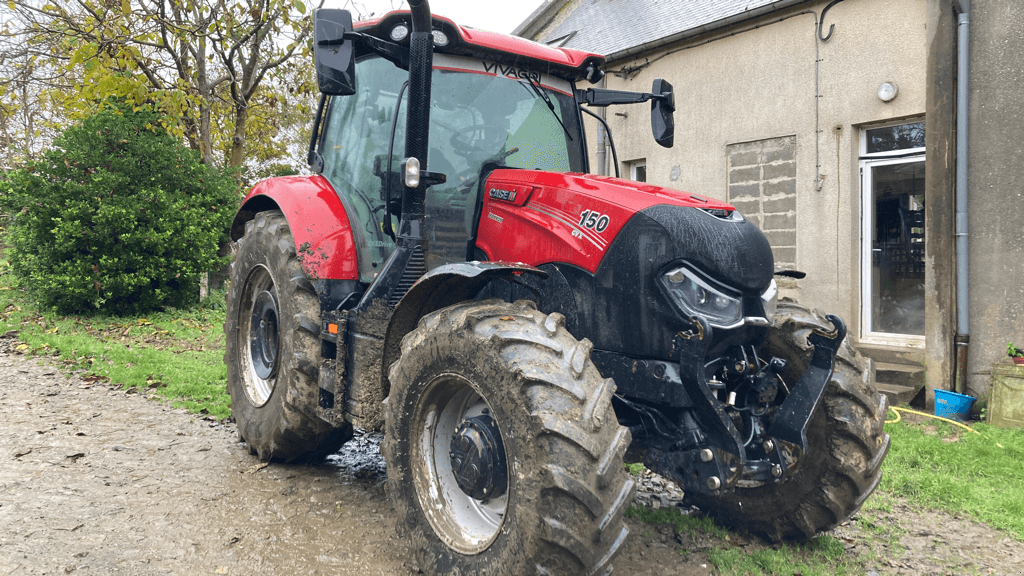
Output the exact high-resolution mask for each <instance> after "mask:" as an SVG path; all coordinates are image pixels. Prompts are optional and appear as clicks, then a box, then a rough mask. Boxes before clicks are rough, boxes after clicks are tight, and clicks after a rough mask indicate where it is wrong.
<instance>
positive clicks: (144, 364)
mask: <svg viewBox="0 0 1024 576" xmlns="http://www.w3.org/2000/svg"><path fill="white" fill-rule="evenodd" d="M5 272H9V265H8V264H7V262H6V261H0V333H8V332H11V331H16V332H17V337H18V340H19V341H20V343H19V344H17V345H16V346H15V350H16V352H21V353H24V354H26V355H35V356H50V357H52V358H54V359H55V360H58V361H59V362H61V363H63V365H64V369H65V370H83V371H84V374H83V377H84V379H85V380H86V382H92V383H109V384H111V385H115V386H121V387H125V388H134V389H136V390H137V391H139V392H145V393H146V394H153V395H156V396H160V397H165V398H168V399H170V400H172V405H173V406H175V407H183V408H187V409H188V410H190V411H192V412H198V413H201V414H209V415H210V416H214V417H216V418H227V417H228V416H230V415H231V400H230V397H229V396H228V395H227V392H226V390H225V387H226V384H227V369H226V367H225V366H224V331H223V325H224V317H225V306H224V295H225V293H224V291H222V290H221V291H214V292H213V293H212V294H211V295H210V296H209V297H207V298H206V299H204V300H203V301H202V302H200V303H199V304H198V305H196V306H195V307H194V308H192V309H190V310H177V309H167V310H166V311H163V312H154V313H152V314H150V315H147V316H145V317H117V316H88V317H85V316H61V315H58V314H53V313H50V312H40V311H39V310H38V307H37V306H36V305H35V303H34V302H32V301H30V300H29V299H28V298H27V297H26V296H25V294H24V293H23V292H21V291H20V290H18V289H16V288H13V287H12V278H11V276H10V275H9V274H3V273H5Z"/></svg>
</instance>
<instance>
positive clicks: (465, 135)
mask: <svg viewBox="0 0 1024 576" xmlns="http://www.w3.org/2000/svg"><path fill="white" fill-rule="evenodd" d="M453 132H454V134H452V137H451V138H450V139H449V140H448V143H449V144H451V147H452V149H453V150H455V151H456V152H458V153H460V154H473V153H474V152H481V151H483V152H486V153H488V154H490V153H491V151H492V150H496V149H497V148H498V147H499V146H501V144H502V143H503V142H504V141H505V139H506V138H507V136H508V128H506V127H505V126H502V125H500V124H474V125H472V126H466V127H465V128H461V129H458V130H453ZM481 148H483V150H481Z"/></svg>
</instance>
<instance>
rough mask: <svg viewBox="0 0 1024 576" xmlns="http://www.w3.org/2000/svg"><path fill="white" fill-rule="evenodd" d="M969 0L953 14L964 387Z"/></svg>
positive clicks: (959, 349)
mask: <svg viewBox="0 0 1024 576" xmlns="http://www.w3.org/2000/svg"><path fill="white" fill-rule="evenodd" d="M969 12H970V0H963V1H962V3H961V11H960V13H959V14H958V15H957V56H956V63H957V70H956V314H957V318H956V323H957V327H956V331H957V334H956V338H954V342H955V343H956V370H955V378H956V380H955V381H954V388H955V390H956V391H957V392H959V393H961V394H965V393H966V390H967V346H968V344H969V343H970V340H971V337H970V326H969V324H968V305H969V299H968V297H967V294H968V292H967V291H968V282H967V281H968V274H967V273H968V267H967V98H968V94H967V77H968V72H969V70H970V67H969V61H968V47H969V43H970V21H969V19H968V14H969Z"/></svg>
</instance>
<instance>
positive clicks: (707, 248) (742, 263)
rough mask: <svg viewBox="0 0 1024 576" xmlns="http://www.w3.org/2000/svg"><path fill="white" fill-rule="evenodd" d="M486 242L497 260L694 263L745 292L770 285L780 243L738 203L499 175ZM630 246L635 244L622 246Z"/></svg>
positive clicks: (604, 181)
mask: <svg viewBox="0 0 1024 576" xmlns="http://www.w3.org/2000/svg"><path fill="white" fill-rule="evenodd" d="M483 193H484V203H483V209H482V214H481V218H480V228H479V234H478V237H477V246H478V247H480V248H481V249H482V250H484V252H486V253H487V255H488V257H489V258H491V259H494V260H515V261H522V262H525V263H527V264H530V265H533V266H540V265H543V264H548V263H566V264H572V265H575V266H578V267H580V268H583V269H585V270H587V271H589V272H590V273H592V274H594V273H597V271H598V268H599V267H609V266H612V267H615V268H622V267H625V268H631V267H633V266H636V265H637V264H636V263H631V262H628V261H622V262H618V261H616V260H619V259H620V258H624V259H625V260H629V259H632V258H638V259H640V260H643V261H645V263H646V265H645V266H644V268H648V269H649V267H651V266H654V267H656V268H657V267H661V266H666V265H669V264H672V263H678V262H680V261H685V262H687V263H689V264H690V265H691V266H692V267H694V268H696V269H697V270H699V271H700V272H702V273H704V274H705V275H707V276H708V277H710V278H711V279H713V280H715V281H717V282H720V283H722V284H724V285H725V286H728V287H731V288H733V289H735V290H737V291H740V292H742V293H745V294H755V293H756V294H760V293H762V292H763V291H764V290H766V289H767V288H768V286H769V285H770V283H771V280H772V275H773V272H774V262H773V258H772V251H771V246H769V244H768V241H767V240H766V239H765V237H764V235H763V234H762V233H761V231H760V230H759V229H758V228H757V226H755V225H754V224H753V223H751V222H750V221H748V220H747V219H746V218H744V217H743V216H742V215H740V214H739V213H737V212H736V210H735V208H733V207H732V206H731V205H729V204H726V203H724V202H721V201H718V200H712V199H708V198H704V197H701V196H697V195H694V194H690V193H687V192H682V191H679V190H673V189H670V188H662V187H660V186H653V185H650V184H645V183H642V182H634V181H630V180H622V179H619V178H611V177H607V176H595V175H590V174H564V173H551V172H539V171H533V170H507V169H501V170H495V171H494V172H492V173H491V174H490V176H489V177H488V178H487V181H486V183H485V185H484V190H483ZM623 244H629V246H623Z"/></svg>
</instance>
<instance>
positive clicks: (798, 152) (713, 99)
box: [590, 0, 926, 334]
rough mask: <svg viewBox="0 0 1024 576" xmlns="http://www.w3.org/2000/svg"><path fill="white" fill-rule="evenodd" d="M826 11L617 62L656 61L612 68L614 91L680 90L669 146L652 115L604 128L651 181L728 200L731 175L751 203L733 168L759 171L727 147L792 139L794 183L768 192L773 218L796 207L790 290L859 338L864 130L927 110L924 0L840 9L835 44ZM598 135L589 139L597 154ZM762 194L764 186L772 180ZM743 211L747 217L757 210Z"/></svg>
mask: <svg viewBox="0 0 1024 576" xmlns="http://www.w3.org/2000/svg"><path fill="white" fill-rule="evenodd" d="M826 4H827V2H824V1H822V2H818V3H808V4H804V5H800V6H797V7H794V8H792V9H790V10H787V11H784V12H777V13H774V14H772V15H771V16H769V17H766V18H762V19H761V20H759V21H755V22H748V23H742V24H738V25H736V26H734V27H732V28H728V29H724V30H721V31H719V32H717V33H715V34H714V35H712V36H704V37H700V38H697V39H694V40H692V41H689V42H687V43H684V44H680V45H675V46H670V47H667V48H665V49H662V50H659V51H657V52H653V53H648V54H644V55H642V56H641V57H638V58H633V59H628V60H622V61H613V62H609V63H608V66H607V69H608V70H609V71H616V70H622V69H623V68H624V67H625V68H626V69H628V68H629V67H635V66H637V65H641V64H643V63H644V62H646V61H651V62H652V64H651V65H649V66H647V67H645V68H643V69H642V70H641V71H639V73H637V74H635V75H634V76H632V77H629V78H628V79H627V78H622V77H621V76H619V75H616V74H613V73H609V74H608V76H607V78H606V84H607V87H608V88H612V89H622V90H636V91H640V90H650V87H651V83H652V81H653V80H654V78H656V77H661V78H665V79H667V80H669V81H670V82H671V83H672V84H673V86H674V88H675V98H676V114H675V122H676V138H675V146H674V147H673V148H671V149H663V148H660V147H658V146H657V145H655V144H654V143H653V140H652V138H651V134H650V120H649V118H650V114H649V111H648V106H640V105H637V106H632V107H617V108H610V109H609V110H608V122H609V125H610V126H611V129H612V132H613V134H614V137H615V144H616V147H617V149H618V154H619V161H620V163H622V164H625V163H627V162H630V161H634V160H636V159H640V158H645V159H646V161H647V177H648V181H649V182H651V183H653V184H658V185H661V186H668V187H672V188H677V189H682V190H686V191H688V192H693V193H696V194H703V195H706V196H711V197H714V198H718V199H722V200H727V199H730V194H729V189H728V183H729V182H730V170H733V171H734V172H733V174H732V176H733V177H732V178H731V180H732V182H733V186H734V189H733V194H732V198H743V197H744V196H743V195H742V190H741V189H740V188H739V186H743V185H747V186H748V187H749V185H750V184H752V183H753V181H751V180H746V179H744V178H745V176H744V174H741V173H739V172H737V171H739V170H744V169H748V168H749V166H746V165H743V164H742V163H741V164H739V165H738V164H735V162H732V163H731V160H730V159H733V160H735V159H736V156H735V155H734V154H731V153H730V150H732V151H738V150H741V149H743V146H739V147H737V145H744V144H748V145H750V144H751V143H757V142H759V141H768V140H775V141H776V142H783V141H792V142H794V143H795V150H794V151H793V154H794V158H793V159H792V163H789V161H788V160H787V161H786V162H769V164H771V165H773V166H775V167H776V168H780V169H783V170H784V171H786V170H793V171H794V173H793V176H795V182H794V183H793V184H792V185H791V186H788V187H778V189H777V190H774V191H770V192H771V193H773V194H774V193H777V194H781V195H782V197H781V198H780V199H784V198H785V197H786V196H789V199H788V200H785V201H784V202H783V203H782V204H780V206H782V207H783V208H782V210H781V212H780V213H777V214H776V215H789V216H791V217H792V216H794V214H792V212H794V211H795V222H796V226H795V232H788V233H783V231H784V230H785V228H783V229H780V233H779V234H776V238H772V240H773V241H776V243H777V242H782V243H783V245H786V244H788V243H789V238H790V237H792V238H795V262H794V264H795V268H796V269H798V270H802V271H805V272H807V273H808V276H807V278H806V279H803V280H800V281H799V283H797V284H796V286H797V287H795V288H794V287H790V288H789V289H788V290H787V291H786V292H785V293H786V294H788V295H790V296H793V297H796V298H798V299H799V300H800V301H801V302H803V303H806V304H808V305H810V306H813V307H818V308H821V309H823V310H829V311H833V312H837V313H839V314H840V315H842V316H843V317H844V318H845V319H846V320H847V323H848V324H849V325H850V326H851V328H852V330H851V333H852V334H856V333H857V328H858V325H859V269H858V262H859V244H858V241H859V228H858V226H859V218H860V213H859V207H860V204H859V176H858V164H857V154H858V144H859V139H858V135H859V133H858V127H859V126H861V125H863V124H868V123H876V122H883V121H887V120H892V119H898V118H909V117H914V116H923V115H924V111H925V57H926V46H925V0H906V1H901V2H891V1H888V0H848V1H846V2H842V3H840V4H836V5H835V6H833V7H832V8H831V9H830V10H829V11H828V13H827V14H826V16H825V27H824V31H823V32H825V33H827V31H828V27H829V25H834V26H835V28H834V30H833V33H832V37H831V38H830V39H829V40H828V41H827V42H821V41H819V40H818V39H817V38H818V37H817V33H818V31H817V18H818V14H820V12H821V9H822V8H823V7H824V6H825V5H826ZM816 61H817V62H816ZM816 64H817V66H816ZM816 81H817V87H818V89H817V93H816V89H815V86H816ZM886 81H894V82H896V83H897V85H898V86H899V96H898V97H897V98H896V100H894V101H893V102H891V103H888V104H886V103H883V102H882V101H881V100H879V99H878V97H877V95H876V92H877V89H878V86H879V85H880V84H882V83H883V82H886ZM816 96H817V97H816ZM621 114H625V115H626V116H625V117H623V116H622V115H621ZM591 134H592V135H593V134H594V132H591ZM776 139H781V140H776ZM595 140H596V138H594V137H593V136H591V138H590V143H591V148H592V149H593V144H594V141H595ZM754 145H756V144H754ZM748 147H749V146H748ZM763 159H764V158H763V157H762V160H763ZM819 164H820V166H818V165H819ZM730 166H731V168H730ZM762 175H767V173H764V172H762ZM775 177H777V178H786V177H788V173H779V174H776V175H775ZM819 177H820V189H819V185H818V180H819ZM768 180H769V181H768V183H769V184H771V183H772V178H769V179H768ZM775 181H776V182H778V180H775ZM761 191H762V194H763V193H764V192H765V191H766V188H764V185H763V183H762V189H761ZM761 201H763V198H762V199H761V200H759V202H761ZM736 204H737V206H738V207H739V208H740V209H741V211H744V212H748V211H749V209H750V208H751V207H752V206H753V204H751V203H749V202H741V201H737V202H736ZM766 220H767V217H766ZM765 223H766V222H764V221H763V222H762V224H765ZM771 235H772V234H771V233H770V234H769V236H770V237H771ZM776 256H777V259H778V260H780V261H786V260H788V259H789V258H788V251H782V253H780V251H778V250H777V253H776ZM779 256H783V257H781V258H779Z"/></svg>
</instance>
